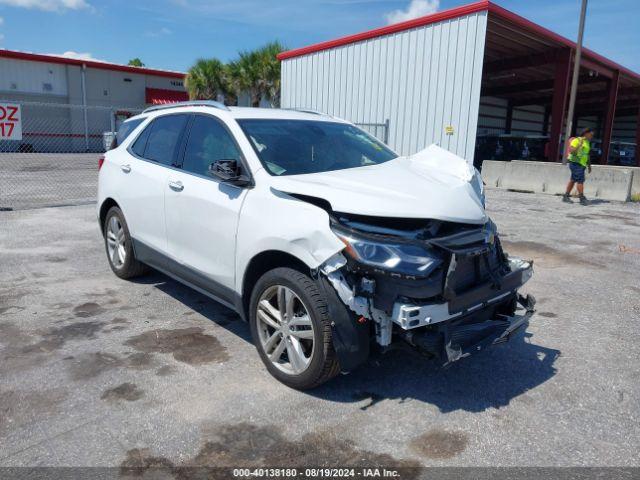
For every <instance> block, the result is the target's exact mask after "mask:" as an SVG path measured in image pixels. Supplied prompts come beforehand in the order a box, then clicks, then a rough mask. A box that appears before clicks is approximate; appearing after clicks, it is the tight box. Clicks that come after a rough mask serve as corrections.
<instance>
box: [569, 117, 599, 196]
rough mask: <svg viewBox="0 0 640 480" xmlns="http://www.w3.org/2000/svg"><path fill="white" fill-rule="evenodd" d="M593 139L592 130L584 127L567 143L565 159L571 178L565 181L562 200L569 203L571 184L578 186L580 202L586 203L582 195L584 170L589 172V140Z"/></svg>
mask: <svg viewBox="0 0 640 480" xmlns="http://www.w3.org/2000/svg"><path fill="white" fill-rule="evenodd" d="M592 139H593V130H591V129H590V128H585V129H584V130H583V131H582V132H581V133H580V136H579V137H576V138H573V139H572V140H571V142H570V143H569V152H568V154H567V160H568V161H569V162H568V163H569V169H570V170H571V179H570V180H569V183H567V190H566V192H565V194H564V195H563V196H562V201H563V202H568V203H571V199H570V198H569V197H570V195H571V190H573V186H574V185H576V186H577V188H578V195H580V204H581V205H587V204H588V202H587V199H586V198H585V196H584V172H585V170H588V171H589V173H591V140H592Z"/></svg>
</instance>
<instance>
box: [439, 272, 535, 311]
mask: <svg viewBox="0 0 640 480" xmlns="http://www.w3.org/2000/svg"><path fill="white" fill-rule="evenodd" d="M523 272H524V270H516V271H515V272H510V273H508V274H507V275H504V276H503V277H500V287H499V288H496V286H495V285H494V284H493V282H491V281H488V282H486V283H484V284H483V285H480V286H479V287H476V288H473V289H471V290H468V291H466V292H464V293H462V294H457V295H455V296H452V297H451V298H448V299H447V300H448V301H449V313H450V314H454V313H460V312H464V311H465V310H467V309H469V308H471V307H475V306H477V305H479V304H482V303H483V302H485V301H486V300H487V299H493V298H496V297H498V296H500V295H502V294H506V293H510V292H515V291H516V290H517V289H518V288H520V287H521V286H522V284H523V283H524V282H523V280H522V274H523Z"/></svg>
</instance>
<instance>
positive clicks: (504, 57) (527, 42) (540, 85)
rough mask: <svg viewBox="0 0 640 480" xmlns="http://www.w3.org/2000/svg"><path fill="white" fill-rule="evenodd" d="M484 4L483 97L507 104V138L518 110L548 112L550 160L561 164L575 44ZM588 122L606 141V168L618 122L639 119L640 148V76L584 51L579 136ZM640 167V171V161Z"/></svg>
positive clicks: (577, 114)
mask: <svg viewBox="0 0 640 480" xmlns="http://www.w3.org/2000/svg"><path fill="white" fill-rule="evenodd" d="M482 3H484V4H486V8H487V10H488V22H487V36H486V45H485V60H484V66H483V74H482V89H481V92H482V93H481V95H482V96H487V97H497V98H502V99H505V100H506V101H507V111H506V132H507V133H509V132H510V131H511V123H512V118H513V109H514V108H517V107H523V106H529V105H538V106H543V107H544V118H545V120H544V122H543V127H542V130H541V133H543V134H545V133H548V134H549V136H550V139H549V149H548V159H549V160H559V159H561V140H562V137H563V134H564V129H565V120H566V115H567V103H568V98H569V88H570V83H571V76H572V74H573V64H574V55H575V48H576V44H575V43H574V42H572V41H570V40H568V39H566V38H564V37H562V36H560V35H558V34H556V33H554V32H552V31H550V30H548V29H546V28H543V27H541V26H539V25H537V24H535V23H533V22H531V21H529V20H527V19H525V18H523V17H521V16H519V15H516V14H514V13H512V12H510V11H508V10H506V9H504V8H502V7H500V6H498V5H495V4H493V3H490V2H482ZM588 117H591V118H593V119H595V125H594V126H595V130H596V135H597V136H598V137H600V138H601V139H602V157H601V163H606V162H605V161H604V160H603V159H606V158H608V156H609V149H610V144H611V140H612V138H613V129H614V120H615V119H616V117H635V132H633V137H635V141H636V143H640V121H639V119H640V75H638V74H637V73H635V72H632V71H631V70H629V69H627V68H625V67H623V66H621V65H618V64H617V63H615V62H613V61H611V60H609V59H607V58H605V57H603V56H601V55H599V54H597V53H595V52H593V51H591V50H588V49H583V53H582V58H581V62H580V75H579V84H578V94H577V97H576V109H575V116H574V121H573V128H574V133H575V130H576V129H577V128H578V125H579V124H580V119H581V118H588ZM628 130H631V129H627V131H628ZM627 136H630V135H627ZM636 162H638V166H640V156H636Z"/></svg>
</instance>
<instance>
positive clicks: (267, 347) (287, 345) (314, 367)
mask: <svg viewBox="0 0 640 480" xmlns="http://www.w3.org/2000/svg"><path fill="white" fill-rule="evenodd" d="M250 308H251V310H250V323H251V334H252V336H253V342H254V344H255V346H256V348H257V350H258V353H259V354H260V358H261V359H262V361H263V362H264V364H265V366H266V367H267V370H269V372H270V373H271V374H272V375H273V376H274V377H276V378H277V379H278V380H280V381H281V382H282V383H284V384H286V385H288V386H290V387H293V388H297V389H301V390H303V389H308V388H313V387H316V386H318V385H320V384H322V383H324V382H326V381H327V380H329V379H331V378H332V377H334V376H335V375H337V374H338V372H339V371H340V368H339V365H338V360H337V358H336V354H335V351H334V350H333V343H332V338H331V321H330V319H329V316H328V311H327V302H326V299H325V298H324V296H323V294H322V293H321V291H320V290H319V289H318V287H317V285H316V283H315V282H314V281H313V280H312V279H311V278H309V277H308V276H307V275H305V274H303V273H301V272H299V271H297V270H293V269H291V268H276V269H274V270H271V271H270V272H267V273H266V274H265V275H264V276H262V278H260V280H258V282H257V283H256V286H255V287H254V289H253V292H252V295H251V304H250Z"/></svg>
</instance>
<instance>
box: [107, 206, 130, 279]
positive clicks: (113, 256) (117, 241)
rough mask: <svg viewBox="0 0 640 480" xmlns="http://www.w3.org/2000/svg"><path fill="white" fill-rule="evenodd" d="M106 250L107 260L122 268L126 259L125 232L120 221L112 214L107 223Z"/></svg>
mask: <svg viewBox="0 0 640 480" xmlns="http://www.w3.org/2000/svg"><path fill="white" fill-rule="evenodd" d="M107 252H108V255H109V260H110V261H111V264H112V265H113V266H114V267H115V268H122V266H123V265H124V262H125V261H126V259H127V250H126V248H125V234H124V228H123V226H122V223H120V219H119V218H118V217H117V216H115V215H114V216H112V217H111V218H110V219H109V223H108V224H107Z"/></svg>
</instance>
